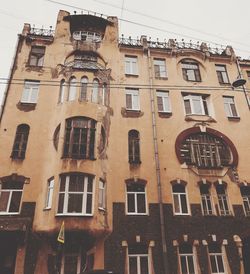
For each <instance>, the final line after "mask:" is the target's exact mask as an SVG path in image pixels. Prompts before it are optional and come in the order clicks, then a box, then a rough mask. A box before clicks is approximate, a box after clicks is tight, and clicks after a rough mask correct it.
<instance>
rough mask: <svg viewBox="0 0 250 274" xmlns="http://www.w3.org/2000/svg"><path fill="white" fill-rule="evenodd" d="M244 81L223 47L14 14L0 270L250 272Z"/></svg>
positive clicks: (243, 69) (106, 22)
mask: <svg viewBox="0 0 250 274" xmlns="http://www.w3.org/2000/svg"><path fill="white" fill-rule="evenodd" d="M236 78H238V79H239V78H245V79H246V80H247V81H246V84H245V85H243V86H240V87H235V88H233V87H232V83H233V82H234V80H235V79H236ZM249 88H250V61H248V60H241V59H240V58H238V57H236V55H235V53H234V51H233V49H232V47H230V46H227V47H226V48H224V49H213V48H210V47H208V46H207V45H206V44H205V43H201V44H191V43H185V42H177V41H176V40H171V39H170V40H169V41H168V42H159V41H157V42H153V41H151V40H149V39H147V37H145V36H141V38H140V39H136V40H133V39H131V38H128V39H126V38H124V37H121V38H119V32H118V20H117V18H116V17H108V18H103V17H101V16H94V15H90V14H74V15H70V14H69V13H68V12H66V11H60V12H59V14H58V17H57V23H56V28H55V31H52V30H51V29H50V30H44V29H43V30H40V29H35V28H31V27H30V25H29V24H25V25H24V28H23V32H22V34H20V35H19V38H18V43H17V48H16V53H15V57H14V62H13V66H12V69H11V73H10V81H9V84H8V87H7V89H6V94H5V97H4V102H3V108H2V110H1V121H0V148H1V149H0V150H1V155H0V164H1V168H0V273H2V274H21V273H24V274H40V273H43V274H55V273H61V274H76V273H83V272H85V271H87V270H91V269H109V270H113V271H115V272H117V273H121V274H123V273H124V274H215V273H217V274H222V273H223V274H248V273H250V263H249V260H248V257H249V256H250V219H249V216H250V176H249V172H248V168H249V167H248V161H249V160H250V156H249V151H248V150H249V149H250V147H249V143H250V142H249V140H248V129H249V127H250V121H249V119H248V116H249V109H250V108H249V106H250V105H249V100H248V89H249ZM248 125H249V126H248ZM59 231H61V233H59ZM59 234H60V235H59ZM63 234H64V235H63ZM58 235H59V236H60V237H59V239H58Z"/></svg>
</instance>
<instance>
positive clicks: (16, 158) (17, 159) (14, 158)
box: [10, 155, 25, 161]
mask: <svg viewBox="0 0 250 274" xmlns="http://www.w3.org/2000/svg"><path fill="white" fill-rule="evenodd" d="M10 158H11V159H12V160H13V161H23V160H24V159H25V157H15V156H12V155H11V156H10Z"/></svg>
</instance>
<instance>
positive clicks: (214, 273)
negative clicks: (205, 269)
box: [209, 252, 226, 274]
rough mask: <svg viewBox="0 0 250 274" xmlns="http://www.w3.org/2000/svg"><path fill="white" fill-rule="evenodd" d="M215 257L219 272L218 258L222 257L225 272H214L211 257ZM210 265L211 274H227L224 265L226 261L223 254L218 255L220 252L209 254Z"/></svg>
mask: <svg viewBox="0 0 250 274" xmlns="http://www.w3.org/2000/svg"><path fill="white" fill-rule="evenodd" d="M212 256H213V257H214V258H215V263H216V268H217V270H219V269H218V268H219V267H218V257H221V260H222V265H223V268H224V271H223V272H219V271H216V272H213V271H212V263H211V257H212ZM209 263H210V267H211V274H226V269H225V263H224V259H223V254H222V252H220V253H218V252H211V253H210V252H209Z"/></svg>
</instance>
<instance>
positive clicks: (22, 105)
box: [17, 101, 36, 111]
mask: <svg viewBox="0 0 250 274" xmlns="http://www.w3.org/2000/svg"><path fill="white" fill-rule="evenodd" d="M17 108H18V109H19V110H21V111H32V110H34V109H35V108H36V103H29V102H21V101H20V102H18V104H17Z"/></svg>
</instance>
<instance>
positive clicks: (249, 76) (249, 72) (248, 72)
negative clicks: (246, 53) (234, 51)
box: [247, 70, 250, 80]
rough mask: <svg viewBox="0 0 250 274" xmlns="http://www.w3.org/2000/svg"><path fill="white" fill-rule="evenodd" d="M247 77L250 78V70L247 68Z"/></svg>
mask: <svg viewBox="0 0 250 274" xmlns="http://www.w3.org/2000/svg"><path fill="white" fill-rule="evenodd" d="M247 78H248V80H250V70H247Z"/></svg>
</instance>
